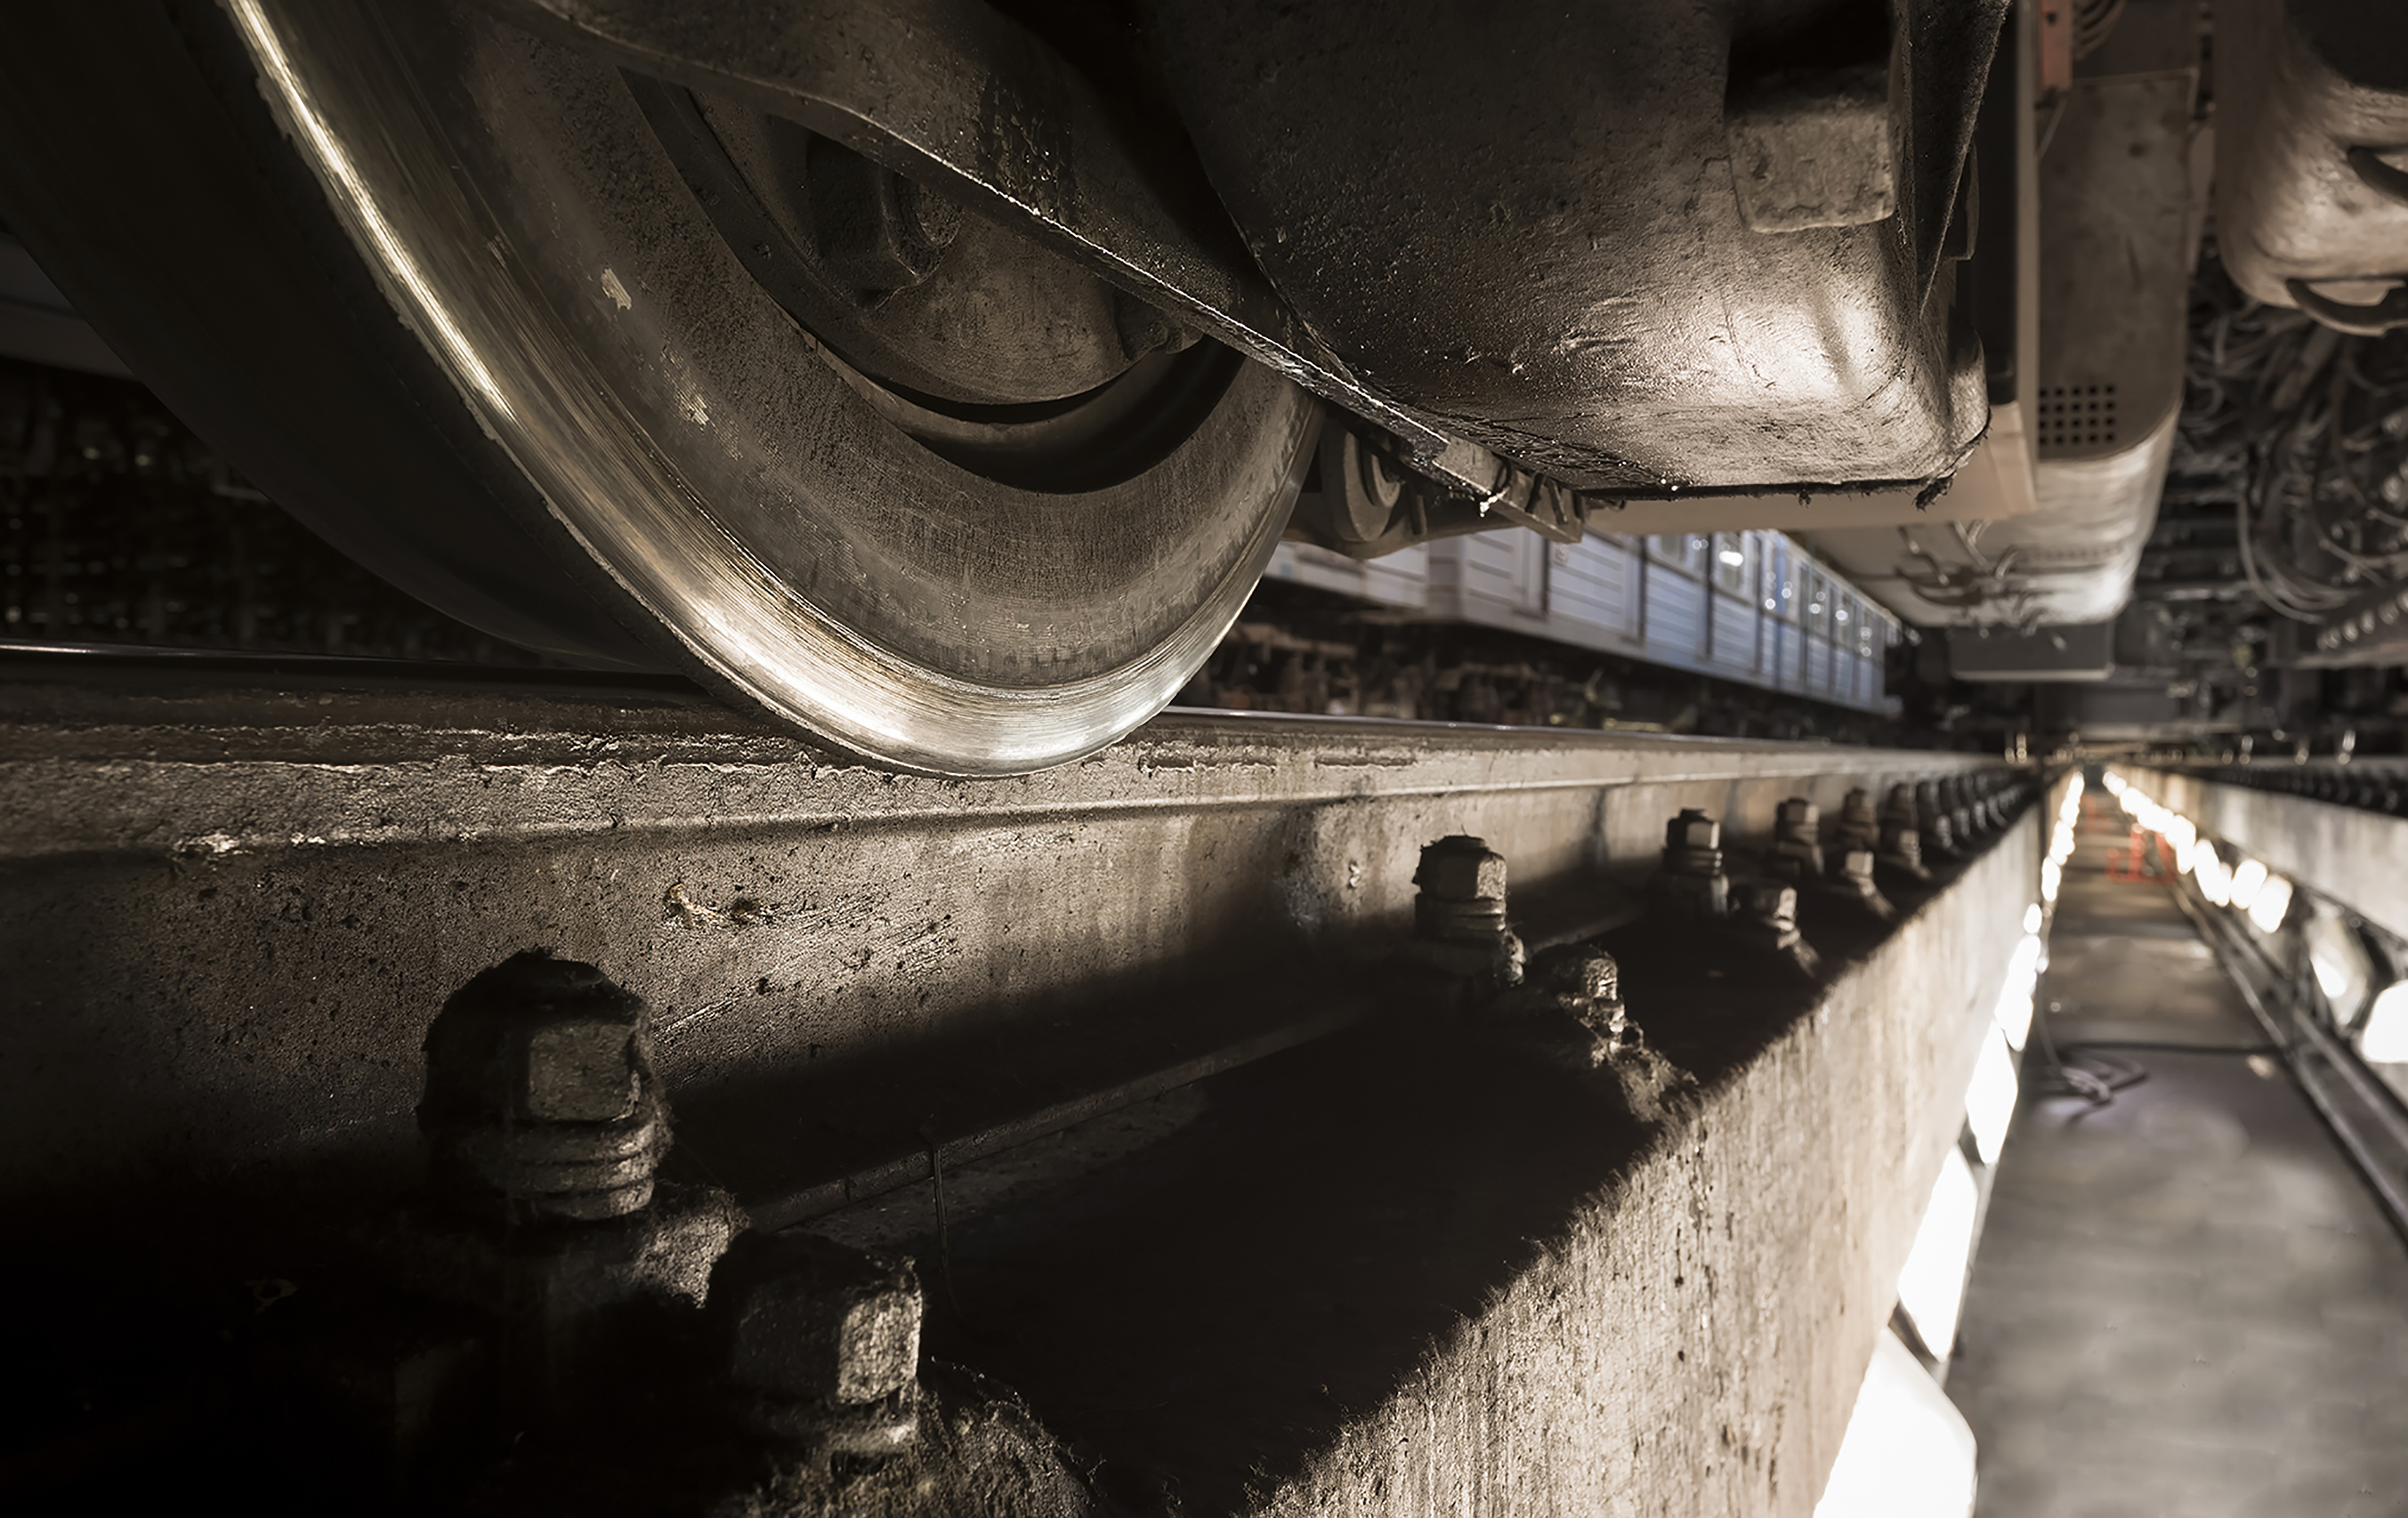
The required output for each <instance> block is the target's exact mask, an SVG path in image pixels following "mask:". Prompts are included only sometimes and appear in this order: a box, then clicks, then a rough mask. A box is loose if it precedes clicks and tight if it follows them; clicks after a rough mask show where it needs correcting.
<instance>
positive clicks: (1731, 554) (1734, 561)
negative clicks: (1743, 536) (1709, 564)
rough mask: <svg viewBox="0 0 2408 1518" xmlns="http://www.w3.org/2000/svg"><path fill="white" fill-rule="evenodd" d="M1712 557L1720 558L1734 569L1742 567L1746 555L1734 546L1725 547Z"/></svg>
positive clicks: (1745, 562) (1745, 560) (1745, 561)
mask: <svg viewBox="0 0 2408 1518" xmlns="http://www.w3.org/2000/svg"><path fill="white" fill-rule="evenodd" d="M1714 557H1716V558H1718V559H1720V560H1722V561H1723V563H1725V564H1727V565H1729V566H1731V567H1732V568H1734V569H1739V568H1743V567H1745V566H1746V564H1747V555H1746V554H1744V553H1742V552H1741V551H1739V550H1737V549H1735V548H1727V549H1725V550H1723V551H1721V552H1720V553H1717V554H1715V555H1714Z"/></svg>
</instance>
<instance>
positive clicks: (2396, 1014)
mask: <svg viewBox="0 0 2408 1518" xmlns="http://www.w3.org/2000/svg"><path fill="white" fill-rule="evenodd" d="M2358 1057H2359V1058H2360V1059H2363V1060H2365V1061H2366V1062H2367V1063H2368V1064H2369V1065H2408V981H2397V982H2395V983H2393V984H2391V985H2387V986H2385V987H2384V988H2383V995H2379V996H2377V997H2375V998H2374V1010H2372V1011H2371V1012H2369V1013H2367V1014H2366V1026H2364V1027H2362V1028H2360V1029H2358Z"/></svg>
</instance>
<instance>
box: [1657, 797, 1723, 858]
mask: <svg viewBox="0 0 2408 1518" xmlns="http://www.w3.org/2000/svg"><path fill="white" fill-rule="evenodd" d="M1664 841H1665V842H1666V843H1667V844H1669V845H1670V846H1671V847H1673V848H1676V849H1719V848H1721V847H1722V846H1723V824H1722V823H1719V822H1717V821H1715V820H1714V819H1713V818H1712V817H1709V816H1707V815H1706V814H1705V813H1704V812H1703V811H1700V810H1699V809H1697V808H1695V807H1684V808H1683V809H1681V815H1680V816H1678V817H1675V818H1673V819H1672V825H1671V826H1670V828H1668V829H1666V834H1665V838H1664Z"/></svg>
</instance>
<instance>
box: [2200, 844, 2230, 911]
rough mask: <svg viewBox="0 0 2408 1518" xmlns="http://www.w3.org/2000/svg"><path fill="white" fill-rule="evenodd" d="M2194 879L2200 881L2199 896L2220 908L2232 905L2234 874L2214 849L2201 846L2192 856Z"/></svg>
mask: <svg viewBox="0 0 2408 1518" xmlns="http://www.w3.org/2000/svg"><path fill="white" fill-rule="evenodd" d="M2190 872H2191V877H2192V879H2194V880H2196V881H2199V894H2200V895H2203V896H2205V897H2206V898H2207V899H2208V900H2209V901H2211V902H2214V904H2215V905H2216V906H2219V907H2229V906H2230V905H2231V904H2232V872H2231V871H2230V870H2229V869H2227V868H2225V867H2224V860H2223V859H2222V857H2221V856H2219V855H2218V854H2217V853H2216V852H2215V851H2214V849H2211V848H2208V847H2207V846H2206V845H2204V844H2201V845H2200V848H2199V850H2198V851H2197V852H2194V853H2193V854H2192V855H2191V861H2190Z"/></svg>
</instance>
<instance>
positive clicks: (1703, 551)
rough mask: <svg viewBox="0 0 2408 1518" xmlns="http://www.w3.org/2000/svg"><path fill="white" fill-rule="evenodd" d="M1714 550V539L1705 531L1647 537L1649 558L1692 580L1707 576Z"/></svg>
mask: <svg viewBox="0 0 2408 1518" xmlns="http://www.w3.org/2000/svg"><path fill="white" fill-rule="evenodd" d="M1712 552H1713V539H1712V538H1710V537H1707V536H1706V535H1705V534H1703V533H1658V534H1656V536H1655V537H1650V538H1649V539H1647V556H1648V557H1649V558H1651V559H1654V560H1655V561H1656V563H1657V564H1660V565H1663V566H1665V567H1667V568H1670V569H1677V570H1679V571H1680V572H1681V573H1683V574H1684V575H1686V576H1688V577H1689V578H1690V579H1692V580H1703V579H1705V578H1706V565H1707V559H1708V555H1709V554H1710V553H1712Z"/></svg>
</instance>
